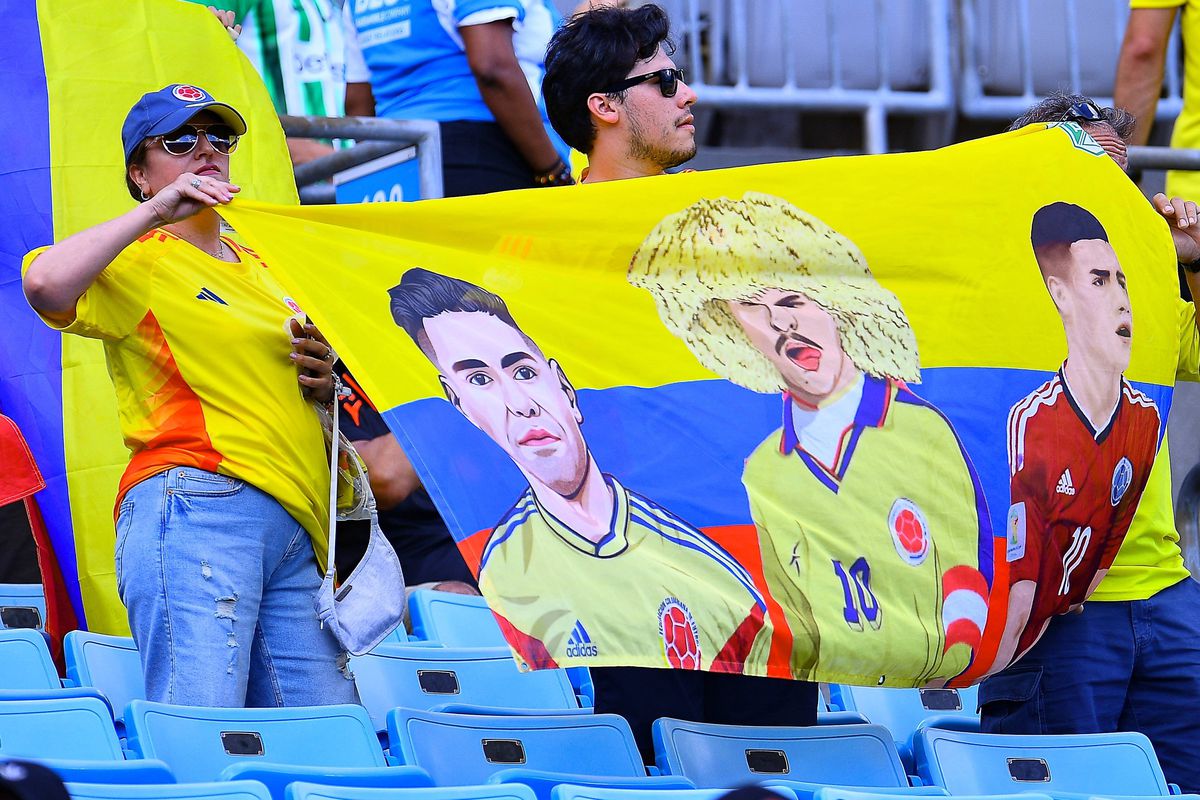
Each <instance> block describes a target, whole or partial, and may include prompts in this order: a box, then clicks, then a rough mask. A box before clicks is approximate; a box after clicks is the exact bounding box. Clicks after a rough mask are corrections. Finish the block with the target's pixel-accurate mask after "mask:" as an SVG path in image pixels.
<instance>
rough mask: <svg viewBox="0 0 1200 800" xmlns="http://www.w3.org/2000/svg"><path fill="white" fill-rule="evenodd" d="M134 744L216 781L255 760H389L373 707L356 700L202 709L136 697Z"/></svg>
mask: <svg viewBox="0 0 1200 800" xmlns="http://www.w3.org/2000/svg"><path fill="white" fill-rule="evenodd" d="M125 725H126V729H127V731H128V735H129V749H130V750H131V751H132V752H134V753H136V754H137V755H139V756H141V757H142V758H160V759H162V760H163V761H165V762H166V763H167V765H168V766H170V768H171V770H172V771H173V772H174V773H175V776H176V777H177V778H178V779H179V780H180V782H199V781H213V780H216V779H217V778H218V777H219V775H220V773H221V770H223V769H224V768H225V767H227V766H229V765H230V764H244V763H248V762H251V761H254V760H260V761H263V762H270V763H276V764H301V765H310V766H328V767H382V766H385V765H386V762H385V760H384V757H383V751H382V750H381V749H380V747H379V739H378V737H377V736H376V734H375V729H374V727H373V726H372V725H371V720H370V718H369V717H368V716H367V712H366V710H364V709H363V708H362V706H356V705H336V706H298V707H294V708H203V707H191V706H175V705H168V704H166V703H152V702H150V701H147V700H134V701H133V702H131V703H130V704H129V711H128V712H127V714H126V718H125Z"/></svg>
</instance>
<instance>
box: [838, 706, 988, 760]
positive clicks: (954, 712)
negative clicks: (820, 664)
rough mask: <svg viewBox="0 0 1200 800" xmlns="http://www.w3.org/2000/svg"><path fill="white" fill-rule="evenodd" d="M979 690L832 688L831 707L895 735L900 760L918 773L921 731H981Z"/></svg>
mask: <svg viewBox="0 0 1200 800" xmlns="http://www.w3.org/2000/svg"><path fill="white" fill-rule="evenodd" d="M978 697H979V687H977V686H972V687H971V688H969V689H889V688H885V687H881V686H842V685H837V684H835V685H832V686H830V687H829V704H830V706H832V707H835V708H837V709H839V710H841V711H857V712H858V713H860V714H862V715H863V716H864V717H865V718H866V719H867V720H868V721H870V722H873V723H875V724H876V725H882V726H883V727H885V728H887V729H888V730H889V731H891V732H892V736H893V737H894V738H895V739H896V748H897V750H899V752H900V760H901V761H902V762H903V763H904V766H905V768H906V769H908V770H909V771H910V772H914V773H915V772H916V765H915V764H914V763H913V757H912V741H913V737H914V735H915V734H916V732H917V729H918V728H920V727H929V726H933V727H939V728H942V727H946V728H954V729H955V730H967V731H971V730H974V731H977V730H979V708H978Z"/></svg>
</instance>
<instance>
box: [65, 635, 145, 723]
mask: <svg viewBox="0 0 1200 800" xmlns="http://www.w3.org/2000/svg"><path fill="white" fill-rule="evenodd" d="M63 650H64V652H65V655H66V661H67V679H68V680H69V681H71V682H73V683H74V684H75V685H76V686H91V687H93V688H95V689H97V690H99V691H100V692H101V693H103V694H104V696H105V697H107V698H108V701H109V703H110V704H111V705H112V709H113V712H114V713H115V714H116V717H117V722H118V723H123V722H124V719H125V716H124V715H125V707H126V706H127V705H129V701H130V700H144V699H145V697H146V682H145V679H144V678H143V677H142V662H141V659H140V658H139V657H138V652H137V647H136V646H135V645H134V643H133V639H131V638H129V637H126V636H106V635H104V634H100V633H91V632H90V631H71V632H70V633H68V634H67V635H66V638H65V639H64V640H63ZM117 727H118V729H120V728H121V727H122V726H121V725H120V724H118V726H117Z"/></svg>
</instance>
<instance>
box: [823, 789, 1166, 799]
mask: <svg viewBox="0 0 1200 800" xmlns="http://www.w3.org/2000/svg"><path fill="white" fill-rule="evenodd" d="M947 796H948V795H947ZM813 800H912V795H911V794H907V793H906V794H895V793H890V792H888V791H887V790H886V789H883V790H880V791H878V792H871V791H866V790H862V789H846V788H843V787H841V786H825V787H823V788H820V789H818V790H817V791H816V792H815V793H814V794H813ZM954 800H1051V797H1050V795H1048V794H1038V793H1036V792H1027V793H1022V794H993V795H976V796H963V797H955V798H954ZM1142 800H1145V798H1142Z"/></svg>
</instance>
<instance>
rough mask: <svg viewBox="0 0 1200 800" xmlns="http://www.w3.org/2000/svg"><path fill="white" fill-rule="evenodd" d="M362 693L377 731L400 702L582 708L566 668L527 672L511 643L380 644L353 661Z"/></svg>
mask: <svg viewBox="0 0 1200 800" xmlns="http://www.w3.org/2000/svg"><path fill="white" fill-rule="evenodd" d="M351 669H352V670H353V671H354V682H355V684H356V685H357V686H358V696H359V697H360V698H361V699H362V704H363V705H364V706H366V708H367V711H368V712H369V713H370V715H371V720H372V722H374V723H375V727H376V729H377V730H380V731H382V730H384V729H386V727H387V712H388V711H390V710H391V709H393V708H396V707H398V706H404V707H405V708H411V709H427V710H434V711H437V710H445V709H443V708H442V706H445V705H446V704H447V703H450V704H454V705H468V706H477V707H497V711H496V712H495V713H502V712H501V711H500V710H499V707H505V708H515V709H524V710H526V711H540V712H542V713H555V712H558V711H560V710H568V711H579V701H578V700H577V698H576V697H575V690H574V688H573V687H572V686H571V682H570V681H569V680H568V679H567V676H566V673H565V672H564V671H563V670H554V669H546V670H537V671H534V672H521V671H520V670H519V669H518V668H517V665H516V662H514V661H513V657H512V653H511V652H510V651H509V649H508V648H507V647H487V648H483V647H478V648H464V647H421V646H411V645H380V646H379V647H376V648H375V650H373V651H372V652H370V653H368V654H367V655H365V656H360V657H357V658H355V659H353V660H352V662H351Z"/></svg>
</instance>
